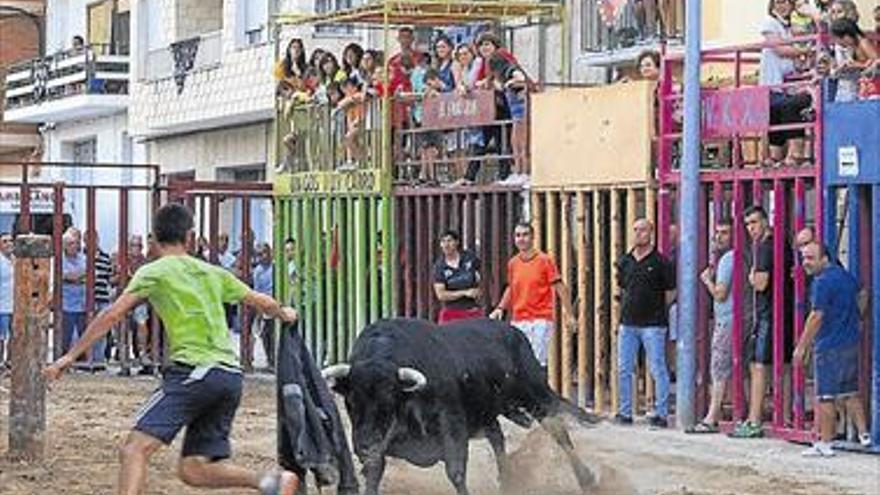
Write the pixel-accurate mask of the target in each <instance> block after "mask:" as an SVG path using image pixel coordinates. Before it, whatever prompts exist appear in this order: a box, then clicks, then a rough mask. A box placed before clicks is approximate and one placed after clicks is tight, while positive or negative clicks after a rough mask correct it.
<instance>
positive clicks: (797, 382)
mask: <svg viewBox="0 0 880 495" xmlns="http://www.w3.org/2000/svg"><path fill="white" fill-rule="evenodd" d="M805 209H806V200H805V191H804V181H803V179H801V178H797V179H795V182H794V232H800V231H801V230H802V229H803V228H804V227H805V226H806V214H805V213H806V212H805ZM795 259H797V257H795ZM804 290H805V279H804V268H803V266H802V265H801V264H800V263H798V264H797V266H795V267H794V297H795V299H794V308H795V309H794V311H795V314H794V342H799V341H800V338H801V334H802V333H803V332H804V318H806V314H805V309H806V297H807V296H806V295H805V294H804ZM792 381H793V383H792V400H793V401H794V404H793V406H794V407H793V410H794V428H795V429H796V430H802V429H803V428H804V399H805V397H806V395H805V393H804V367H803V365H802V364H801V363H792Z"/></svg>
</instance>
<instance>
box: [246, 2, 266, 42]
mask: <svg viewBox="0 0 880 495" xmlns="http://www.w3.org/2000/svg"><path fill="white" fill-rule="evenodd" d="M242 3H244V42H245V44H247V45H255V44H258V43H263V42H264V41H266V39H267V37H266V31H267V25H268V23H269V0H242Z"/></svg>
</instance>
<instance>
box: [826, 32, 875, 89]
mask: <svg viewBox="0 0 880 495" xmlns="http://www.w3.org/2000/svg"><path fill="white" fill-rule="evenodd" d="M831 37H832V40H833V42H834V48H835V49H834V69H833V71H832V75H833V76H834V77H836V78H837V93H836V96H835V101H839V102H846V101H853V100H855V99H857V98H858V94H859V79H861V77H862V75H863V73H864V72H865V71H867V70H869V69H871V68H872V67H874V66H875V65H876V64H877V60H878V53H877V48H876V47H875V46H874V43H872V42H871V40H869V39H868V38H867V37H866V36H865V34H864V33H863V32H862V30H861V29H860V28H859V26H858V24H856V23H855V21H853V20H851V19H838V20H836V21H834V22H832V23H831Z"/></svg>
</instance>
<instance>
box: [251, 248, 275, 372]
mask: <svg viewBox="0 0 880 495" xmlns="http://www.w3.org/2000/svg"><path fill="white" fill-rule="evenodd" d="M256 251H257V264H256V266H254V272H253V277H254V290H255V291H256V292H259V293H260V294H265V295H267V296H273V293H274V289H275V281H274V278H273V277H274V273H273V270H272V268H273V267H272V248H271V247H269V245H268V244H266V243H260V244H258V245H257V249H256ZM258 321H259V325H260V340H261V341H262V342H263V350H265V351H266V359H267V360H268V362H269V368H270V369H271V370H274V369H275V320H273V319H271V318H269V317H267V316H265V315H264V316H263V317H262V318H260V319H259V320H258Z"/></svg>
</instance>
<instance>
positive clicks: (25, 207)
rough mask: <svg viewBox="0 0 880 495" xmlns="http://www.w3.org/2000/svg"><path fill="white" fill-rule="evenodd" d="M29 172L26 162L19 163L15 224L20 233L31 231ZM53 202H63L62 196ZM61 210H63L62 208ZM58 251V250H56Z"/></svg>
mask: <svg viewBox="0 0 880 495" xmlns="http://www.w3.org/2000/svg"><path fill="white" fill-rule="evenodd" d="M30 175H31V174H30V173H29V172H28V164H27V163H23V164H22V165H21V189H20V193H19V197H18V201H19V211H18V214H19V217H18V225H16V226H15V228H17V229H18V230H19V232H20V233H22V234H26V233H29V232H30V231H31V186H30ZM54 201H55V202H58V201H61V202H62V204H63V203H64V198H63V197H62V198H61V199H60V200H59V199H58V197H57V196H56V197H55V198H54ZM62 211H63V210H62ZM56 252H58V251H56Z"/></svg>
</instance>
